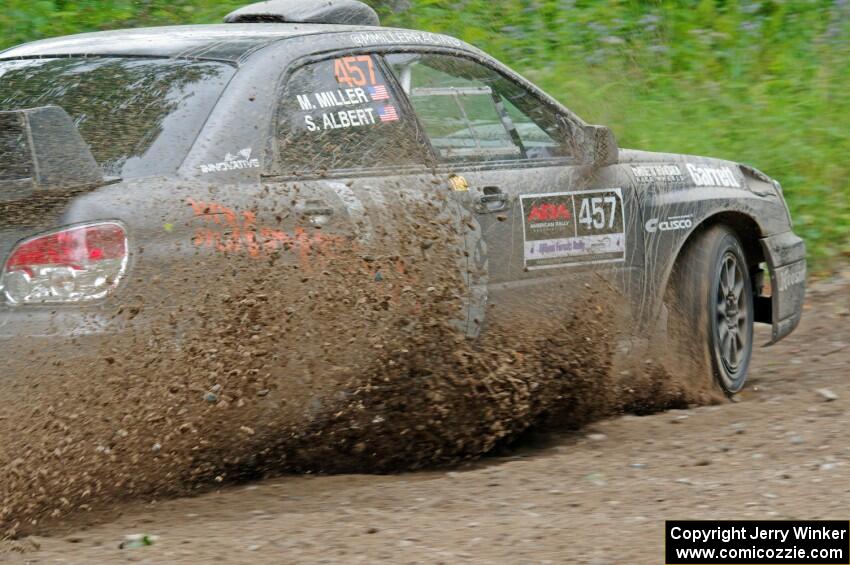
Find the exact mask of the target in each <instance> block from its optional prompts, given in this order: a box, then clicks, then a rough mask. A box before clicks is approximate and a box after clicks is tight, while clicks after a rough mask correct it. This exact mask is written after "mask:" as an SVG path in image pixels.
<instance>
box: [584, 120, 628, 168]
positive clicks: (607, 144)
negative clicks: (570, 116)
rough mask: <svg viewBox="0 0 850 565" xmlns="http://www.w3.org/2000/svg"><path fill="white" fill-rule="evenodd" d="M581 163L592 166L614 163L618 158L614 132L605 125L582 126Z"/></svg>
mask: <svg viewBox="0 0 850 565" xmlns="http://www.w3.org/2000/svg"><path fill="white" fill-rule="evenodd" d="M582 133H583V135H582V137H583V139H582V149H583V150H582V152H581V153H582V164H584V165H593V166H594V167H606V166H608V165H615V164H617V162H618V161H619V159H620V155H619V150H618V149H617V139H616V138H615V137H614V132H613V131H611V130H610V129H608V128H607V127H605V126H594V125H586V126H583V127H582Z"/></svg>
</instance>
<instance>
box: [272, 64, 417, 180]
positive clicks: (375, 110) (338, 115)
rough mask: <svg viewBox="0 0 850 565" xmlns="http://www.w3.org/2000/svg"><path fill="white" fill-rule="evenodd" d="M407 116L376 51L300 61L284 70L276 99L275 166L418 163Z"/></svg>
mask: <svg viewBox="0 0 850 565" xmlns="http://www.w3.org/2000/svg"><path fill="white" fill-rule="evenodd" d="M411 122H412V121H411V120H409V119H408V117H407V116H406V115H404V113H403V112H402V109H401V107H400V106H399V103H398V101H397V99H396V95H395V92H394V91H393V90H392V86H391V85H390V84H388V82H387V80H386V77H385V76H384V75H383V73H382V71H381V68H380V67H379V65H378V59H377V57H375V56H372V55H353V56H346V57H338V58H335V59H328V60H325V61H320V62H317V63H310V64H307V65H304V66H302V67H300V68H298V69H297V70H296V71H295V72H293V73H292V74H291V75H290V77H289V80H288V81H287V84H286V85H285V87H284V91H283V99H282V100H281V103H280V109H279V113H278V118H277V135H276V141H277V149H278V156H279V169H280V172H282V173H284V174H292V173H305V172H306V173H317V172H318V173H321V172H325V171H330V170H338V169H368V168H373V167H385V166H394V167H396V166H399V165H402V166H403V165H406V164H413V163H423V162H424V160H425V157H424V155H423V151H422V148H421V144H420V143H418V142H417V139H416V133H415V128H414V127H413V123H411Z"/></svg>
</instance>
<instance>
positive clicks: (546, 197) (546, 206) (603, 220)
mask: <svg viewBox="0 0 850 565" xmlns="http://www.w3.org/2000/svg"><path fill="white" fill-rule="evenodd" d="M520 209H521V213H522V217H523V239H524V241H523V258H524V260H525V266H526V268H528V269H546V268H552V267H564V266H569V265H575V264H580V263H609V262H616V261H623V260H625V258H626V234H625V229H624V226H625V225H626V222H625V209H624V207H623V194H622V190H621V189H619V188H606V189H601V190H590V191H582V192H550V193H547V194H528V195H524V196H522V197H521V198H520Z"/></svg>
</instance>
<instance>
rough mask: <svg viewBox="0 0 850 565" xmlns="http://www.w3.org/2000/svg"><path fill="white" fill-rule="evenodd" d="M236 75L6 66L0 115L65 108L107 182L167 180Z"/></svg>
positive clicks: (0, 76) (140, 63) (155, 68)
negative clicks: (142, 178)
mask: <svg viewBox="0 0 850 565" xmlns="http://www.w3.org/2000/svg"><path fill="white" fill-rule="evenodd" d="M234 71H235V69H234V68H233V67H231V66H230V65H226V64H223V63H215V62H202V61H176V60H170V59H130V58H113V57H109V58H85V59H84V58H62V59H38V60H16V61H0V110H21V109H25V108H35V107H39V106H48V105H55V106H59V107H61V108H63V109H64V110H65V111H66V112H67V113H68V114H69V115H70V116H71V118H72V119H73V120H74V124H75V125H76V126H77V129H79V131H80V134H81V135H82V136H83V139H85V140H86V143H88V144H89V146H90V148H91V150H92V154H93V155H94V157H95V159H96V160H97V162H98V163H99V164H100V165H101V167H102V168H103V170H104V174H106V175H107V176H121V177H125V178H131V177H140V176H149V175H156V174H164V173H168V172H173V171H174V170H176V169H177V167H179V166H180V164H181V163H182V162H183V159H184V158H185V157H186V153H187V152H188V151H189V148H190V147H191V145H192V143H193V142H194V140H195V138H196V137H197V135H198V132H199V131H200V129H201V127H202V126H203V124H204V121H205V120H206V118H207V116H208V115H209V113H210V111H211V110H212V107H213V106H214V105H215V103H216V101H217V100H218V98H219V96H220V95H221V92H222V91H223V90H224V87H225V86H226V84H227V81H228V80H229V79H230V77H231V76H232V75H233V73H234ZM4 135H5V134H4ZM7 141H9V140H6V139H3V140H0V143H3V144H4V145H5V143H6V142H7ZM4 174H7V173H4Z"/></svg>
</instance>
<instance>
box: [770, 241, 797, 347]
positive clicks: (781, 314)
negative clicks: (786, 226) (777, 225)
mask: <svg viewBox="0 0 850 565" xmlns="http://www.w3.org/2000/svg"><path fill="white" fill-rule="evenodd" d="M761 244H762V249H764V255H765V258H766V260H767V266H768V268H769V269H770V287H771V323H772V326H773V331H772V334H771V339H770V341H769V342H768V343H767V344H766V345H773V344H774V343H776V342H777V341H779V340H780V339H782V338H783V337H785V336H787V335H788V334H790V333H791V332H792V331H794V328H796V327H797V324H799V323H800V318H801V317H802V315H803V301H804V300H805V298H806V244H805V242H803V240H802V239H801V238H799V237H798V236H796V235H795V234H794V233H793V232H790V231H788V232H785V233H781V234H778V235H773V236H770V237H766V238H764V239H762V240H761Z"/></svg>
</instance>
